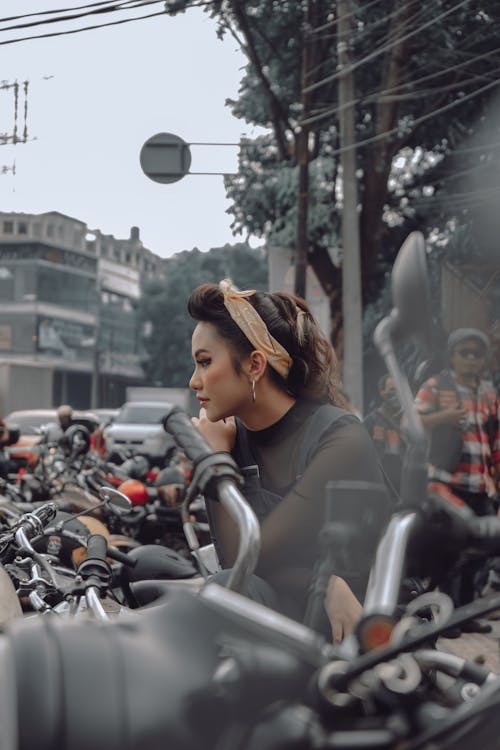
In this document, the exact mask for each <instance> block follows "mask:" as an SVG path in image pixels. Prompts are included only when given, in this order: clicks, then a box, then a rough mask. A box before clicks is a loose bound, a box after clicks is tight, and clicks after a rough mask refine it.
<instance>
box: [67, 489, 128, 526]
mask: <svg viewBox="0 0 500 750" xmlns="http://www.w3.org/2000/svg"><path fill="white" fill-rule="evenodd" d="M99 496H100V497H101V498H102V500H101V502H100V503H98V504H97V505H94V506H93V507H92V508H85V510H81V511H80V512H79V513H75V514H74V515H72V516H71V517H70V518H65V519H64V520H62V521H60V522H59V523H58V524H57V525H56V528H57V529H62V528H63V526H65V525H66V524H67V523H70V522H71V521H73V520H74V519H75V518H80V516H88V515H90V514H91V513H93V512H94V511H95V510H99V508H102V507H104V506H106V507H107V508H109V509H110V510H111V511H113V513H116V514H117V515H120V514H121V513H127V512H128V511H129V510H130V509H131V508H132V503H131V502H130V499H129V498H128V497H127V496H126V495H124V494H123V492H120V491H119V490H117V489H115V488H114V487H101V489H100V490H99Z"/></svg>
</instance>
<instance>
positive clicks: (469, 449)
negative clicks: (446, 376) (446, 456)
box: [415, 372, 500, 493]
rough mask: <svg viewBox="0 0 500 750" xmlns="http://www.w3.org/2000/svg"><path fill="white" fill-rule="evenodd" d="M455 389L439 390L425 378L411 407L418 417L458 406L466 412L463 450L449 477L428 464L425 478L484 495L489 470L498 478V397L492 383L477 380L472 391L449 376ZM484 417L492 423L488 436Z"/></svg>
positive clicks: (488, 479) (499, 472)
mask: <svg viewBox="0 0 500 750" xmlns="http://www.w3.org/2000/svg"><path fill="white" fill-rule="evenodd" d="M450 374H451V376H452V377H453V380H454V383H455V389H456V390H453V391H450V390H446V391H445V390H441V389H440V388H439V387H438V378H437V377H432V378H429V380H427V381H426V382H425V383H424V384H423V385H422V386H421V388H420V390H419V391H418V393H417V396H416V399H415V404H416V407H417V410H418V412H419V413H420V414H432V413H433V412H436V411H442V410H443V409H449V408H453V407H456V406H462V408H464V409H465V410H466V413H467V415H466V419H465V424H464V425H463V426H462V438H463V448H462V455H461V456H460V460H459V463H458V465H457V468H456V470H455V472H454V473H453V474H451V473H449V472H448V471H445V470H443V469H439V468H437V467H436V466H433V465H432V464H430V465H429V479H431V480H433V481H438V482H444V483H446V484H449V485H451V486H452V487H456V488H457V489H459V490H465V491H466V492H472V493H483V492H487V491H488V489H489V488H490V487H491V484H492V482H491V469H492V468H496V471H497V479H498V477H499V475H500V431H499V427H498V415H499V408H498V397H497V395H496V392H495V389H494V388H493V386H492V384H491V383H490V382H488V381H486V380H481V382H480V384H479V388H478V389H477V391H474V390H473V389H472V388H469V387H468V386H465V385H461V384H460V383H457V381H456V378H455V377H454V374H453V372H451V373H450ZM488 418H492V420H493V429H492V434H491V435H490V434H489V433H488V431H487V429H486V423H487V420H488Z"/></svg>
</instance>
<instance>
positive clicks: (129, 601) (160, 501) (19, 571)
mask: <svg viewBox="0 0 500 750" xmlns="http://www.w3.org/2000/svg"><path fill="white" fill-rule="evenodd" d="M40 433H41V434H40V440H39V442H38V443H37V446H36V449H37V450H36V456H37V458H36V462H34V461H33V460H30V465H29V466H27V465H26V461H25V460H20V461H19V466H18V471H17V473H11V474H10V475H9V478H8V479H3V480H0V563H1V564H2V566H3V572H5V573H6V574H7V575H8V577H9V578H10V581H11V582H12V584H13V586H14V588H15V591H16V593H17V596H18V606H13V607H10V609H8V610H6V611H5V612H2V607H1V603H0V619H1V620H2V621H3V622H5V620H6V619H10V618H11V617H12V614H13V613H14V615H15V616H18V615H19V614H20V613H24V614H25V615H30V614H32V613H36V612H43V613H47V612H51V613H56V614H62V613H65V614H69V613H71V614H74V613H76V612H78V611H80V610H82V609H89V610H90V611H91V612H92V613H93V614H94V615H95V616H97V617H99V618H101V619H102V618H103V617H105V616H104V615H103V606H102V603H101V600H103V601H104V602H105V604H106V607H107V609H108V610H109V612H117V611H120V609H121V608H123V607H129V606H130V605H132V606H134V605H135V600H134V599H133V596H132V593H131V590H130V582H131V581H132V580H134V579H135V578H137V579H140V578H141V577H146V578H150V577H160V578H165V577H168V578H184V577H188V576H189V577H194V576H195V575H197V574H198V569H197V567H196V565H195V564H194V560H193V558H192V555H191V553H190V550H189V546H188V543H187V540H186V536H185V533H184V529H183V517H182V499H183V496H184V494H185V490H186V485H187V483H188V481H189V473H190V470H191V467H190V463H189V462H188V461H187V460H186V459H185V457H184V456H183V454H181V453H180V452H178V453H177V455H176V457H175V459H172V461H171V462H170V464H169V465H167V466H164V467H162V468H159V467H157V466H156V467H155V468H154V470H151V467H150V465H149V462H148V460H147V459H146V457H144V456H141V455H122V456H119V455H118V454H117V453H116V451H115V452H114V461H113V462H111V461H109V460H107V459H106V458H105V457H103V455H102V452H99V451H96V450H92V449H91V439H90V432H89V430H88V429H87V428H86V427H85V426H84V425H80V424H74V425H72V426H70V427H69V428H68V429H67V430H66V432H65V433H64V434H63V436H62V437H61V438H59V439H57V440H54V439H52V438H51V430H50V429H47V430H44V429H41V430H40ZM117 461H118V463H117ZM189 523H190V526H191V529H192V533H194V535H195V537H196V539H197V540H198V541H199V544H200V546H202V544H203V543H205V542H207V541H208V524H207V521H206V517H205V507H204V503H203V500H202V498H197V501H196V503H192V507H191V508H190V513H189ZM96 550H97V552H98V553H99V554H98V555H97V557H95V555H96ZM89 558H90V559H94V558H95V559H96V560H97V559H99V560H100V562H99V564H98V565H99V568H100V572H99V576H100V582H99V584H98V586H97V590H96V591H94V594H95V593H97V594H98V595H97V596H93V595H92V591H91V593H90V595H89V588H90V589H92V587H90V584H88V582H87V583H86V580H87V578H86V576H87V573H88V571H89V569H90V568H92V570H93V567H95V566H96V565H97V563H96V562H94V563H93V567H92V565H91V566H90V567H89V565H88V559H89ZM123 568H125V569H126V573H122V569H123ZM94 573H95V571H94V570H93V572H92V576H94ZM92 580H93V583H95V580H94V578H92Z"/></svg>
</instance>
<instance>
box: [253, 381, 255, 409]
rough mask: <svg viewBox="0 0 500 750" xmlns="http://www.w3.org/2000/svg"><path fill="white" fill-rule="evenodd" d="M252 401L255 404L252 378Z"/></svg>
mask: <svg viewBox="0 0 500 750" xmlns="http://www.w3.org/2000/svg"><path fill="white" fill-rule="evenodd" d="M252 401H253V403H254V404H255V380H252Z"/></svg>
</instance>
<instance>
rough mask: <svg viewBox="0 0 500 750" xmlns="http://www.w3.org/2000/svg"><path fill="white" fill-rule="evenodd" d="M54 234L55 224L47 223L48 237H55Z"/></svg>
mask: <svg viewBox="0 0 500 750" xmlns="http://www.w3.org/2000/svg"><path fill="white" fill-rule="evenodd" d="M53 236H54V225H53V224H47V237H53Z"/></svg>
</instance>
